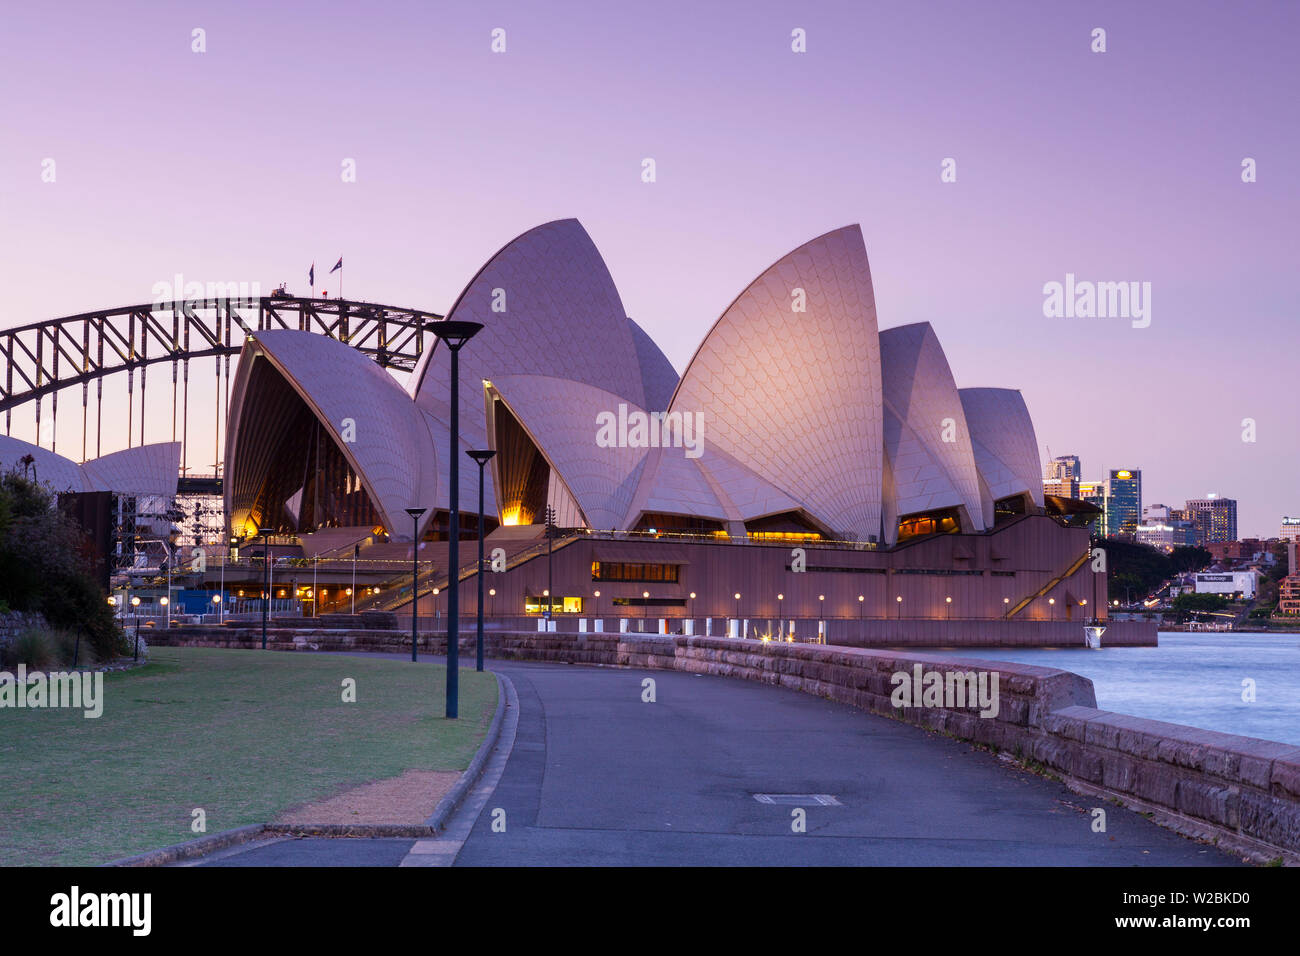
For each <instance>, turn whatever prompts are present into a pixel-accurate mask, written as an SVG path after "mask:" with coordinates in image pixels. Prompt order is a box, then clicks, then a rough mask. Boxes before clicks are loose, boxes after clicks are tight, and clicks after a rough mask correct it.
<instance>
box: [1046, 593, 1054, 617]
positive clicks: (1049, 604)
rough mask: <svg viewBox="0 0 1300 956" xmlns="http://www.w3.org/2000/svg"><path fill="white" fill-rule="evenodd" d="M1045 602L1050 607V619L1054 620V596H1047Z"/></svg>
mask: <svg viewBox="0 0 1300 956" xmlns="http://www.w3.org/2000/svg"><path fill="white" fill-rule="evenodd" d="M1047 603H1048V606H1049V607H1051V609H1052V611H1051V617H1052V620H1053V621H1055V620H1056V598H1048V599H1047Z"/></svg>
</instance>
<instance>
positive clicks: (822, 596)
mask: <svg viewBox="0 0 1300 956" xmlns="http://www.w3.org/2000/svg"><path fill="white" fill-rule="evenodd" d="M817 600H819V601H825V600H826V595H825V594H819V595H817Z"/></svg>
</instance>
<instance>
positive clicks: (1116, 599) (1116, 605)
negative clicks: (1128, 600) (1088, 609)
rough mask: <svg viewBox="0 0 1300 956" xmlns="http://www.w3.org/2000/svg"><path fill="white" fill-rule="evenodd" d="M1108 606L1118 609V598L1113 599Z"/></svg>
mask: <svg viewBox="0 0 1300 956" xmlns="http://www.w3.org/2000/svg"><path fill="white" fill-rule="evenodd" d="M1110 606H1111V607H1119V598H1115V600H1113V601H1111V602H1110Z"/></svg>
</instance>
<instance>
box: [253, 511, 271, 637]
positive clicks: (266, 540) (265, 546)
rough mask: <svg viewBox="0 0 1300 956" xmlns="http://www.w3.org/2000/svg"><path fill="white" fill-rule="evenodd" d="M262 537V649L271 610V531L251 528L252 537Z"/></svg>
mask: <svg viewBox="0 0 1300 956" xmlns="http://www.w3.org/2000/svg"><path fill="white" fill-rule="evenodd" d="M258 535H261V537H262V563H263V564H264V565H266V573H265V578H266V592H265V594H264V595H263V597H264V598H265V599H266V600H264V601H263V602H262V650H266V621H267V616H268V615H269V614H270V611H271V532H270V529H267V528H263V529H261V530H258V529H257V528H254V529H253V537H255V538H256V537H257V536H258Z"/></svg>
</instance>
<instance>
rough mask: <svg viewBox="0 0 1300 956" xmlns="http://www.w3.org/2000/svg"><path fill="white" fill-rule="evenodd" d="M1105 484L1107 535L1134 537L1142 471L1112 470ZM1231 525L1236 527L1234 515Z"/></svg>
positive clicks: (1140, 515) (1139, 501)
mask: <svg viewBox="0 0 1300 956" xmlns="http://www.w3.org/2000/svg"><path fill="white" fill-rule="evenodd" d="M1107 485H1108V488H1107V495H1106V534H1107V536H1109V537H1115V536H1116V535H1124V536H1126V537H1135V536H1136V535H1137V526H1138V524H1139V523H1140V522H1141V520H1142V472H1141V471H1140V470H1139V469H1136V468H1123V469H1119V470H1112V471H1111V473H1110V479H1109V480H1108V481H1107ZM1233 527H1234V529H1235V527H1236V521H1235V516H1234V521H1233Z"/></svg>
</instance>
